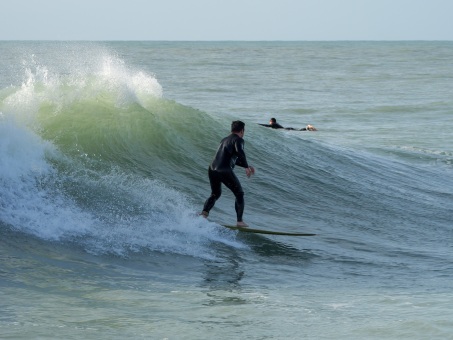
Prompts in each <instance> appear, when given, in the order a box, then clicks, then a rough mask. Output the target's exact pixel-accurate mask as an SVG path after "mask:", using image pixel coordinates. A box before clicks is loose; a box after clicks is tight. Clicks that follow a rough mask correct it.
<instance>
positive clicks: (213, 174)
mask: <svg viewBox="0 0 453 340" xmlns="http://www.w3.org/2000/svg"><path fill="white" fill-rule="evenodd" d="M244 128H245V124H244V123H243V122H241V121H240V120H236V121H234V122H232V123H231V134H230V135H229V136H228V137H225V138H224V139H222V141H221V142H220V146H219V148H218V149H217V153H216V154H215V156H214V159H213V160H212V162H211V164H210V165H209V169H208V175H209V182H210V183H211V196H209V198H208V199H207V200H206V202H205V204H204V207H203V212H202V213H201V215H202V216H204V217H208V215H209V211H210V210H211V209H212V208H213V207H214V204H215V202H216V201H217V200H218V199H219V198H220V195H221V194H222V183H223V184H224V185H225V186H226V187H227V188H228V189H230V190H231V191H232V192H233V194H234V196H235V197H236V202H235V205H234V207H235V209H236V216H237V226H238V227H248V225H247V224H246V223H244V221H242V214H243V213H244V191H243V190H242V186H241V183H240V182H239V180H238V178H237V177H236V175H235V174H234V172H233V169H234V166H235V165H238V166H241V167H243V168H245V174H246V175H247V177H250V176H251V175H253V174H254V173H255V168H254V167H253V166H249V165H248V163H247V159H246V157H245V152H244V140H243V139H242V138H243V137H244V133H245V129H244Z"/></svg>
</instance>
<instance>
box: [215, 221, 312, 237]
mask: <svg viewBox="0 0 453 340" xmlns="http://www.w3.org/2000/svg"><path fill="white" fill-rule="evenodd" d="M221 226H222V227H225V228H228V229H232V230H238V231H242V232H246V233H253V234H268V235H282V236H315V235H316V234H312V233H295V232H294V233H293V232H286V231H275V230H265V229H256V228H249V227H247V228H244V227H238V226H235V225H228V224H221Z"/></svg>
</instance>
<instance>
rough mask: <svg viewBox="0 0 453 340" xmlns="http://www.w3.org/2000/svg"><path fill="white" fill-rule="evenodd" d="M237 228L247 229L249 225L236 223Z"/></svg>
mask: <svg viewBox="0 0 453 340" xmlns="http://www.w3.org/2000/svg"><path fill="white" fill-rule="evenodd" d="M236 226H238V227H241V228H247V227H248V226H249V225H248V224H247V223H245V222H243V221H241V222H238V223H236Z"/></svg>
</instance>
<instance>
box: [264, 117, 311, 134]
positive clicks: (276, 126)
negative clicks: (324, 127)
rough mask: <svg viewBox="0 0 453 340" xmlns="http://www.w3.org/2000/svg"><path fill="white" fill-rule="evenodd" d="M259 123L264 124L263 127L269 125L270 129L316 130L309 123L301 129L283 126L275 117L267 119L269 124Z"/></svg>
mask: <svg viewBox="0 0 453 340" xmlns="http://www.w3.org/2000/svg"><path fill="white" fill-rule="evenodd" d="M259 125H261V126H265V127H270V128H272V129H285V130H294V131H317V129H316V128H315V127H314V126H313V125H310V124H308V125H307V126H306V127H304V128H302V129H294V128H292V127H288V128H285V127H283V126H281V125H280V124H278V123H277V119H275V118H271V119H270V121H269V124H259Z"/></svg>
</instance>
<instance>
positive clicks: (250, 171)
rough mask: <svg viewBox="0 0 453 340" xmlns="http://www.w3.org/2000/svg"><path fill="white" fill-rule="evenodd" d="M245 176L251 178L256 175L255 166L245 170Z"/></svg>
mask: <svg viewBox="0 0 453 340" xmlns="http://www.w3.org/2000/svg"><path fill="white" fill-rule="evenodd" d="M245 174H246V175H247V177H250V176H252V175H254V174H255V168H254V167H253V166H249V167H248V168H246V169H245Z"/></svg>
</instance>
